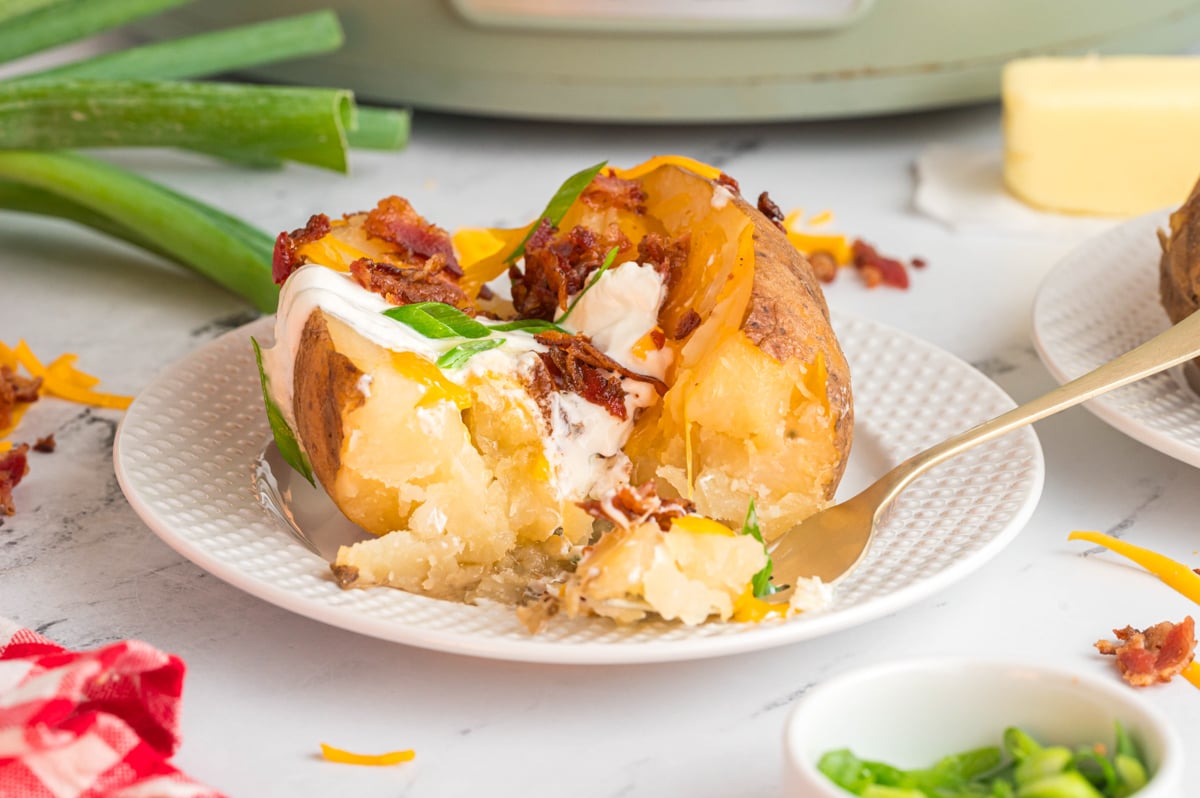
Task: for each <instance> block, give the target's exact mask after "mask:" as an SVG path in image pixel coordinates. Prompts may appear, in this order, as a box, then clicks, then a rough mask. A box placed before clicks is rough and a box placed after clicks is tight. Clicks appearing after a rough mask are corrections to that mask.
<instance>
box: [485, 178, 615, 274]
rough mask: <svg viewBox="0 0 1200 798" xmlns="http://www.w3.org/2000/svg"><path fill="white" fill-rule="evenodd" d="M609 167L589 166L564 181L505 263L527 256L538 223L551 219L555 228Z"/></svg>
mask: <svg viewBox="0 0 1200 798" xmlns="http://www.w3.org/2000/svg"><path fill="white" fill-rule="evenodd" d="M606 166H608V161H601V162H600V163H598V164H596V165H595V166H589V167H588V168H587V169H584V170H582V171H579V172H576V173H575V174H573V175H571V176H570V177H568V178H567V179H566V180H564V181H563V184H562V185H561V186H559V187H558V191H556V192H554V196H553V197H551V198H550V202H549V203H547V204H546V210H544V211H542V213H541V215H540V216H538V218H537V221H536V222H534V225H533V227H531V228H529V232H528V233H526V234H525V237H524V238H522V239H521V243H520V244H517V248H516V249H514V250H513V251H512V252H510V253H508V257H506V258H505V259H504V261H505V263H512V262H513V261H514V260H516V259H517V258H519V257H521V256H522V255H523V254H525V244H526V243H527V242H528V241H529V237H530V236H531V235H533V231H534V230H536V229H537V227H538V222H540V221H541V220H542V219H549V220H550V224H552V225H554V226H555V227H557V226H558V223H559V222H561V221H562V220H563V217H564V216H566V215H567V210H568V209H570V207H571V206H572V205H574V204H575V200H577V199H579V195H580V194H582V193H583V190H584V189H585V188H587V187H588V184H590V183H591V182H592V179H593V178H595V177H596V175H598V174H600V170H601V169H603V168H604V167H606Z"/></svg>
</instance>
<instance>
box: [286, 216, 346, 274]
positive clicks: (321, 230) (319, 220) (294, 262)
mask: <svg viewBox="0 0 1200 798" xmlns="http://www.w3.org/2000/svg"><path fill="white" fill-rule="evenodd" d="M330 229H331V228H330V225H329V217H328V216H326V215H325V214H323V213H318V214H315V215H313V216H310V217H308V223H307V224H305V225H304V227H302V228H300V229H298V230H293V231H292V232H290V233H280V234H279V235H278V236H277V237H276V238H275V251H274V252H273V253H272V254H271V277H272V278H273V279H274V280H275V283H276V285H283V281H284V280H286V279H287V278H288V276H289V275H290V274H291V273H292V272H294V271H296V269H299V268H300V267H301V266H303V265H304V261H303V259H302V258H301V257H300V254H299V252H298V250H299V248H300V247H301V246H302V245H304V244H309V243H312V242H313V241H319V240H320V239H322V238H324V237H325V236H327V235H329V231H330Z"/></svg>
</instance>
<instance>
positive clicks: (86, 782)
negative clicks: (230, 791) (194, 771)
mask: <svg viewBox="0 0 1200 798" xmlns="http://www.w3.org/2000/svg"><path fill="white" fill-rule="evenodd" d="M183 672H184V666H183V661H182V660H180V659H179V658H178V657H176V656H173V655H170V654H164V653H163V652H161V651H159V650H157V649H155V648H153V647H151V646H149V645H147V644H145V643H142V642H139V641H137V640H129V641H124V642H120V643H114V644H112V645H110V646H105V647H103V648H98V649H96V650H94V651H81V652H73V651H67V650H65V649H63V648H62V646H59V645H56V644H54V643H52V642H51V641H49V640H47V639H46V638H44V637H42V636H41V635H39V634H37V633H36V632H32V631H30V630H29V629H22V628H21V627H19V626H17V625H16V624H14V623H12V622H11V621H9V620H7V619H4V618H0V796H4V797H5V798H100V797H101V796H105V798H220V793H218V792H216V791H215V790H213V789H212V788H211V787H206V786H204V785H203V784H199V783H197V782H195V781H192V780H191V779H190V778H188V777H187V776H185V775H184V774H182V773H180V772H179V771H178V770H176V769H175V768H174V766H172V765H171V764H170V763H169V762H168V761H167V758H168V757H170V756H171V754H173V753H174V752H175V748H176V747H177V746H178V745H179V696H180V692H181V691H182V689H183Z"/></svg>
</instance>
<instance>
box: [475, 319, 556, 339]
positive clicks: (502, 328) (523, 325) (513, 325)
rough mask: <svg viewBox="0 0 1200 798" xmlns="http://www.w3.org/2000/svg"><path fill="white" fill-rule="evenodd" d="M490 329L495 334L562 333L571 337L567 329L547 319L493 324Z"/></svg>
mask: <svg viewBox="0 0 1200 798" xmlns="http://www.w3.org/2000/svg"><path fill="white" fill-rule="evenodd" d="M488 329H490V330H492V331H493V332H526V333H529V334H530V335H537V334H538V333H544V332H550V331H554V332H560V333H564V334H566V335H570V333H568V332H567V331H566V330H565V329H563V328H562V327H559V326H558V325H557V324H555V323H554V322H552V321H546V320H545V319H517V320H516V321H506V322H504V323H503V324H493V325H491V327H489V328H488Z"/></svg>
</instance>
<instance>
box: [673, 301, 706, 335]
mask: <svg viewBox="0 0 1200 798" xmlns="http://www.w3.org/2000/svg"><path fill="white" fill-rule="evenodd" d="M699 326H700V314H699V313H697V312H696V311H695V309H694V308H688V309H687V310H686V311H684V313H683V315H682V316H680V317H679V322H678V323H677V324H676V325H675V329H674V330H673V331H672V332H671V337H672V338H673V339H675V340H676V341H682V340H683V339H684V338H687V337H688V336H689V335H691V334H692V331H693V330H695V329H696V328H697V327H699Z"/></svg>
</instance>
